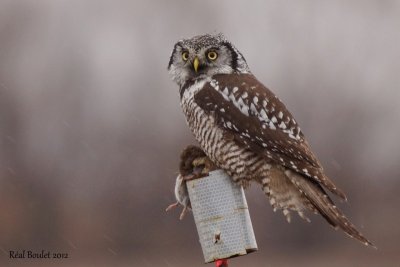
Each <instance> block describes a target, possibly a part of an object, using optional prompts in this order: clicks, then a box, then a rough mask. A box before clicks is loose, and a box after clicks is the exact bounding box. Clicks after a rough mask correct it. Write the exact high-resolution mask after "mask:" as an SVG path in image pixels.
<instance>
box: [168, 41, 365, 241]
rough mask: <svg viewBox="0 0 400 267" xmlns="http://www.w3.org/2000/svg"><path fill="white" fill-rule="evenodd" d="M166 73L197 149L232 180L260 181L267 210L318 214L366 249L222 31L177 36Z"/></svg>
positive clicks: (296, 133) (284, 112) (293, 127)
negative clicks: (170, 78) (267, 205)
mask: <svg viewBox="0 0 400 267" xmlns="http://www.w3.org/2000/svg"><path fill="white" fill-rule="evenodd" d="M168 71H169V73H170V75H171V77H172V80H173V81H175V82H176V83H177V84H178V86H179V95H180V104H181V107H182V109H183V113H184V115H185V117H186V122H187V124H188V126H189V128H190V129H191V131H192V133H193V134H194V136H195V138H196V139H197V141H198V143H199V144H200V146H201V148H202V150H203V151H204V153H205V154H206V155H207V156H208V157H209V159H210V160H211V161H212V162H213V163H214V164H215V165H216V166H217V167H218V168H221V169H223V170H224V171H225V172H226V173H227V174H228V175H229V176H231V177H232V179H233V181H234V182H236V183H239V184H242V185H245V186H246V185H247V184H248V183H249V182H256V183H259V184H260V185H261V187H262V190H263V191H264V192H265V194H266V195H267V197H268V198H269V202H270V204H271V205H272V207H273V209H274V210H277V209H280V210H282V211H283V214H284V215H285V216H286V218H287V220H288V221H289V222H290V220H291V217H290V211H294V212H297V213H298V215H299V216H300V217H301V218H303V219H305V220H307V221H309V219H308V218H307V217H306V216H305V214H304V211H311V212H314V213H318V214H320V215H322V216H323V217H324V218H325V219H326V220H327V222H328V223H329V224H330V225H332V226H333V227H334V228H335V229H337V228H341V229H342V230H343V231H344V232H345V233H347V234H348V235H349V236H350V237H353V238H355V239H357V240H359V241H361V242H362V243H363V244H365V245H371V246H372V243H371V242H370V241H369V240H368V239H366V238H365V237H364V236H363V235H362V234H361V233H360V232H359V231H357V229H356V228H355V227H354V226H353V225H352V224H351V223H350V221H349V220H348V219H347V218H346V217H345V216H344V214H343V213H342V212H341V211H340V210H339V209H338V208H337V207H336V206H335V204H334V203H333V201H332V199H331V198H330V197H329V196H328V194H327V193H326V191H325V190H328V191H330V192H331V193H333V194H335V195H337V196H338V197H339V198H341V199H344V200H346V196H345V194H344V193H343V191H342V190H340V189H339V188H338V187H337V186H336V185H335V184H334V183H333V182H332V181H331V180H330V179H329V177H328V176H327V175H326V174H325V173H324V170H323V168H322V166H321V163H320V162H319V160H318V159H317V157H316V156H315V154H314V153H313V152H312V151H311V148H310V145H309V144H308V142H307V141H306V139H305V136H304V134H303V132H302V131H301V130H300V127H299V125H298V124H297V122H296V120H295V119H294V117H293V116H292V114H291V113H290V112H289V110H288V109H287V108H286V106H285V105H284V104H283V103H282V102H281V100H280V99H279V98H278V97H277V96H276V95H274V94H273V93H272V92H271V91H270V90H269V89H268V88H267V87H265V86H264V85H263V84H262V83H261V82H260V81H258V80H257V78H256V77H255V76H254V75H253V74H252V73H251V71H250V69H249V67H248V65H247V63H246V60H245V58H244V56H243V55H242V53H240V52H239V50H238V49H237V48H236V47H235V46H234V45H233V44H232V43H231V42H229V41H228V40H227V39H226V38H225V37H224V35H223V34H216V35H210V34H205V35H198V36H195V37H192V38H189V39H183V40H180V41H178V42H177V43H176V44H175V45H174V48H173V51H172V54H171V57H170V60H169V63H168Z"/></svg>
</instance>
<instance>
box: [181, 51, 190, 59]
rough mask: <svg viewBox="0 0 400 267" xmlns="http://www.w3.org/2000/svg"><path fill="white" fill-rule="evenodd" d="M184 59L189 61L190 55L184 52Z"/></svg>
mask: <svg viewBox="0 0 400 267" xmlns="http://www.w3.org/2000/svg"><path fill="white" fill-rule="evenodd" d="M182 59H183V61H187V60H188V59H189V53H188V52H182Z"/></svg>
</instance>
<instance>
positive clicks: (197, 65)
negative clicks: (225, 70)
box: [193, 57, 200, 73]
mask: <svg viewBox="0 0 400 267" xmlns="http://www.w3.org/2000/svg"><path fill="white" fill-rule="evenodd" d="M199 64H200V61H199V58H198V57H195V58H194V60H193V68H194V71H195V72H196V73H197V70H198V69H199Z"/></svg>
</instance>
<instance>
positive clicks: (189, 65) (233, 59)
mask: <svg viewBox="0 0 400 267" xmlns="http://www.w3.org/2000/svg"><path fill="white" fill-rule="evenodd" d="M168 70H169V73H170V75H171V76H172V79H173V80H174V81H175V82H176V83H178V85H179V86H182V85H183V84H184V83H185V82H186V81H190V80H195V79H198V78H205V77H211V76H213V75H215V74H229V73H249V72H250V71H249V67H248V66H247V63H246V60H245V59H244V57H243V55H242V54H241V53H240V52H239V51H238V50H237V49H236V48H235V47H234V46H233V45H232V44H231V43H230V42H229V41H228V40H226V39H225V37H224V35H223V34H221V33H220V34H217V35H211V34H205V35H198V36H194V37H192V38H190V39H183V40H180V41H178V42H177V43H176V44H175V46H174V49H173V50H172V54H171V57H170V60H169V63H168Z"/></svg>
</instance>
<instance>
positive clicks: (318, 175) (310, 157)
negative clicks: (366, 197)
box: [194, 74, 346, 199]
mask: <svg viewBox="0 0 400 267" xmlns="http://www.w3.org/2000/svg"><path fill="white" fill-rule="evenodd" d="M194 101H195V102H196V104H197V105H199V106H200V107H201V108H202V109H203V110H204V111H205V112H207V113H208V114H213V115H214V117H215V119H216V122H217V124H218V125H219V126H220V127H221V128H223V129H224V130H225V131H227V133H230V134H233V137H234V139H235V140H236V141H237V142H238V143H240V144H242V145H244V146H247V147H248V148H250V149H251V150H253V151H255V152H257V153H259V154H261V155H263V156H265V157H267V158H269V159H271V160H272V161H274V162H276V163H278V164H281V165H283V166H285V167H286V168H289V169H292V170H293V171H295V172H297V173H301V174H303V175H304V176H306V177H309V178H311V179H314V180H316V181H317V182H319V183H321V184H322V185H324V186H325V187H326V188H327V189H328V190H330V191H331V192H332V193H334V194H336V195H338V196H340V197H341V198H343V199H346V196H345V194H344V193H343V192H342V191H341V190H340V189H338V188H337V187H336V186H335V185H334V184H333V182H332V181H331V180H330V179H329V178H328V177H327V176H326V175H325V174H324V172H323V169H322V166H321V164H320V163H319V161H318V160H317V158H316V157H315V155H314V154H313V153H312V151H311V149H310V146H309V144H308V143H307V141H306V140H305V139H304V135H303V133H302V132H301V130H300V128H299V126H298V125H297V123H296V121H295V120H294V118H293V116H292V114H290V112H289V111H288V110H287V109H286V107H285V105H284V104H283V103H282V102H281V101H280V100H279V99H278V98H277V97H276V96H275V95H274V94H273V93H272V92H271V91H270V90H269V89H268V88H266V87H265V86H264V85H263V84H262V83H260V82H259V81H258V80H257V79H256V78H255V77H254V76H253V75H251V74H218V75H214V76H213V77H212V79H211V81H210V82H208V83H206V84H205V85H204V87H203V88H202V89H201V90H200V91H199V92H197V93H196V95H195V96H194Z"/></svg>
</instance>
